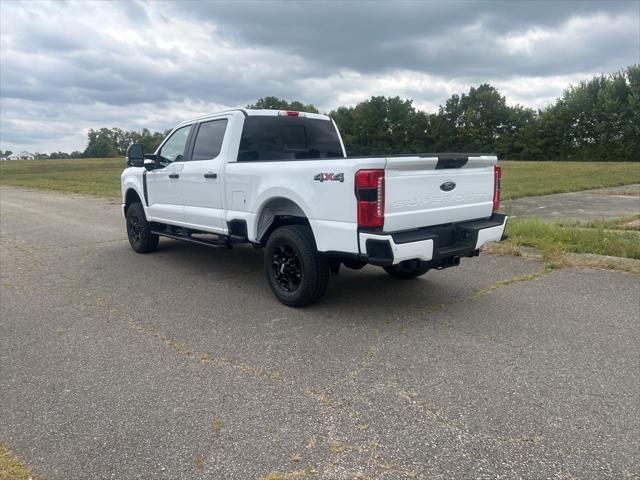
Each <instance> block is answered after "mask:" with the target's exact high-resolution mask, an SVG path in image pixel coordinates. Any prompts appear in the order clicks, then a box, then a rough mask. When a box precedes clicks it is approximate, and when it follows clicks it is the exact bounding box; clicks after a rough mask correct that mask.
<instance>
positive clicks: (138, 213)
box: [127, 202, 160, 253]
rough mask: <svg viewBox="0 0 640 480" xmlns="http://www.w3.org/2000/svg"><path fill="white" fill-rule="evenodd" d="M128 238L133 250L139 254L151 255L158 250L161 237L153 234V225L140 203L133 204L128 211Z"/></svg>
mask: <svg viewBox="0 0 640 480" xmlns="http://www.w3.org/2000/svg"><path fill="white" fill-rule="evenodd" d="M127 237H129V244H130V245H131V248H133V249H134V250H135V251H136V252H138V253H149V252H153V251H155V250H156V249H157V248H158V243H159V241H160V237H159V236H158V235H156V234H155V233H151V225H150V224H149V222H148V221H147V217H146V216H145V214H144V208H143V207H142V204H141V203H140V202H136V203H132V204H131V205H130V206H129V208H128V209H127Z"/></svg>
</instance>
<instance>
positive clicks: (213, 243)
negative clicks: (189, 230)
mask: <svg viewBox="0 0 640 480" xmlns="http://www.w3.org/2000/svg"><path fill="white" fill-rule="evenodd" d="M151 233H155V234H156V235H160V236H161V237H167V238H173V239H174V240H181V241H183V242H188V243H195V244H196V245H205V246H207V247H214V248H233V245H231V241H230V239H229V237H226V236H222V235H220V236H218V240H203V239H201V238H193V237H192V236H191V235H180V234H179V233H173V232H167V231H164V230H151Z"/></svg>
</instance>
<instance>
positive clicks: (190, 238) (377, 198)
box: [121, 109, 507, 307]
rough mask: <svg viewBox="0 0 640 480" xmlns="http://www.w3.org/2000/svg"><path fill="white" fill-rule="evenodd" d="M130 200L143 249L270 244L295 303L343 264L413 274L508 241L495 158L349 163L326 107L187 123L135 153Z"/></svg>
mask: <svg viewBox="0 0 640 480" xmlns="http://www.w3.org/2000/svg"><path fill="white" fill-rule="evenodd" d="M127 165H128V168H126V169H125V170H124V172H123V173H122V178H121V184H122V208H123V213H124V216H125V218H126V226H127V234H128V238H129V242H130V244H131V247H132V248H133V249H134V250H135V251H136V252H139V253H145V252H151V251H153V250H155V249H156V248H157V247H158V241H159V237H160V236H164V237H169V238H172V239H177V240H184V241H187V242H192V243H197V244H201V245H209V246H213V247H227V248H231V247H232V246H233V244H234V243H236V242H250V243H252V244H253V245H254V246H256V247H264V267H265V271H266V275H267V279H268V283H269V286H270V287H271V290H272V291H273V293H274V294H275V296H276V297H277V298H278V299H279V300H280V301H281V302H282V303H284V304H286V305H290V306H294V307H299V306H303V305H308V304H310V303H313V302H315V301H316V300H318V299H319V298H320V297H321V296H322V295H323V294H324V292H325V290H326V288H327V284H328V282H329V277H330V274H331V273H334V274H336V273H338V269H339V268H340V266H341V265H344V266H345V267H348V268H353V269H359V268H362V267H363V266H365V265H366V264H371V265H378V266H381V267H383V268H384V269H385V270H386V272H387V273H388V274H390V275H391V276H393V277H396V278H401V279H410V278H414V277H418V276H420V275H422V274H424V273H425V272H427V270H429V269H433V268H435V269H443V268H447V267H452V266H455V265H458V264H459V263H460V258H461V257H473V256H476V255H478V253H479V249H480V247H481V246H482V245H483V244H484V243H486V242H489V241H499V240H501V239H502V237H503V234H504V230H505V226H506V222H507V217H506V216H505V215H503V214H500V213H497V209H498V207H499V204H500V167H499V166H498V165H497V158H496V156H495V155H486V154H471V153H465V154H462V153H461V154H458V153H456V154H437V153H428V154H421V155H397V156H387V157H347V154H346V152H345V148H344V145H343V142H342V138H341V137H340V133H339V131H338V128H337V127H336V125H335V123H334V122H333V121H332V119H330V118H329V117H327V116H325V115H318V114H312V113H303V112H291V111H277V110H243V109H238V110H230V111H225V112H221V113H217V114H212V115H206V116H203V117H200V118H196V119H194V120H190V121H187V122H183V123H181V124H179V125H178V126H177V127H176V128H175V129H174V130H173V131H172V132H171V133H170V134H169V135H168V136H167V138H166V139H165V140H164V141H163V142H162V144H161V145H160V146H159V147H158V148H157V150H156V151H155V153H153V154H144V152H143V151H142V148H141V146H140V145H138V144H133V145H131V146H130V147H129V149H128V151H127Z"/></svg>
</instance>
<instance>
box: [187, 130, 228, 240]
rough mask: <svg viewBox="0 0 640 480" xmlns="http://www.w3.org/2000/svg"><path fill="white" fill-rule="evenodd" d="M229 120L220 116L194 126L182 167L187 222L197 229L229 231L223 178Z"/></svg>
mask: <svg viewBox="0 0 640 480" xmlns="http://www.w3.org/2000/svg"><path fill="white" fill-rule="evenodd" d="M227 123H228V120H227V119H226V118H220V119H215V120H209V121H206V122H202V123H199V124H198V125H196V126H195V127H194V129H195V130H194V134H193V137H194V139H193V140H192V142H191V144H192V146H191V148H190V150H191V151H190V152H189V155H188V158H187V161H186V162H185V163H184V167H183V168H182V196H183V200H184V219H185V222H186V223H187V224H189V226H191V227H193V228H195V229H202V230H205V231H213V232H219V233H226V232H227V225H226V221H225V217H224V211H223V208H222V193H223V192H222V188H223V182H222V180H223V179H222V178H221V177H222V170H223V168H222V167H223V166H224V158H225V156H224V146H225V145H224V144H225V142H224V139H225V132H226V130H227Z"/></svg>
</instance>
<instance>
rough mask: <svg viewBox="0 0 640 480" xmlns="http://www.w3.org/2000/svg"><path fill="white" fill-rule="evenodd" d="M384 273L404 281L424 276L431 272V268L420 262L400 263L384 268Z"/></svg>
mask: <svg viewBox="0 0 640 480" xmlns="http://www.w3.org/2000/svg"><path fill="white" fill-rule="evenodd" d="M383 268H384V271H385V272H387V273H388V274H389V275H391V276H392V277H395V278H400V279H402V280H410V279H412V278H417V277H419V276H421V275H424V274H425V273H427V272H428V271H429V267H425V266H424V265H422V264H420V263H419V262H400V263H399V264H397V265H391V266H390V267H383Z"/></svg>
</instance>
